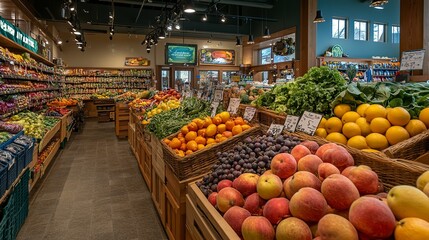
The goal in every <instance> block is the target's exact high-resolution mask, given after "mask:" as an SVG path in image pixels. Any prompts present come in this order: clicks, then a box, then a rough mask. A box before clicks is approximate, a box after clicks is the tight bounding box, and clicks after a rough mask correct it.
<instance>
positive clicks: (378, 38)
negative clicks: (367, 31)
mask: <svg viewBox="0 0 429 240" xmlns="http://www.w3.org/2000/svg"><path fill="white" fill-rule="evenodd" d="M374 42H386V25H385V24H382V23H374Z"/></svg>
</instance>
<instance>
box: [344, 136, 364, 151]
mask: <svg viewBox="0 0 429 240" xmlns="http://www.w3.org/2000/svg"><path fill="white" fill-rule="evenodd" d="M347 146H349V147H352V148H357V149H366V148H368V144H367V143H366V139H365V137H363V136H354V137H352V138H350V139H349V140H348V141H347Z"/></svg>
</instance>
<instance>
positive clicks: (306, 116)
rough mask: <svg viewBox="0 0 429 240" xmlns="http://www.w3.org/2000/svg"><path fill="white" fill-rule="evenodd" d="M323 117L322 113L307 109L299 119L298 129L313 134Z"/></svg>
mask: <svg viewBox="0 0 429 240" xmlns="http://www.w3.org/2000/svg"><path fill="white" fill-rule="evenodd" d="M322 117H323V116H322V115H321V114H317V113H312V112H308V111H305V112H304V113H303V114H302V116H301V118H300V119H299V122H298V125H297V126H296V130H297V131H300V132H304V133H307V134H309V135H312V136H313V135H314V132H316V129H317V126H319V123H320V120H322Z"/></svg>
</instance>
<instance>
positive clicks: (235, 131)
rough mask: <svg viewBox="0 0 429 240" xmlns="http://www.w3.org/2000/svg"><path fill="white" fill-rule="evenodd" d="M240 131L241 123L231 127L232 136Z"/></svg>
mask: <svg viewBox="0 0 429 240" xmlns="http://www.w3.org/2000/svg"><path fill="white" fill-rule="evenodd" d="M241 132H243V128H242V127H241V125H236V126H234V127H233V128H232V135H233V136H235V135H237V134H240V133H241Z"/></svg>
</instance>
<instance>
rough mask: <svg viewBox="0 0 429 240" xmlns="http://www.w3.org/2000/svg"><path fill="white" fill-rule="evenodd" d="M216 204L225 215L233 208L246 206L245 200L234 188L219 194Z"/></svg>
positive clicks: (225, 189) (221, 191) (227, 188)
mask: <svg viewBox="0 0 429 240" xmlns="http://www.w3.org/2000/svg"><path fill="white" fill-rule="evenodd" d="M216 203H217V207H218V209H219V211H221V212H223V213H225V212H226V211H228V209H230V208H231V207H233V206H239V207H242V206H243V205H244V199H243V195H241V193H240V192H239V191H237V190H236V189H234V188H232V187H226V188H224V189H222V190H220V191H219V192H218V194H217V196H216Z"/></svg>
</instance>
